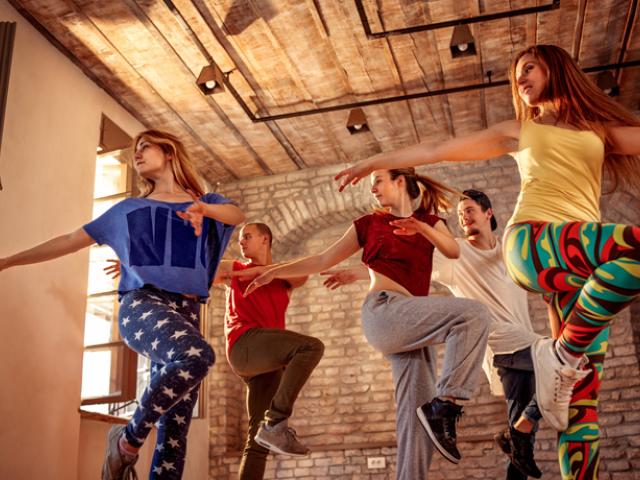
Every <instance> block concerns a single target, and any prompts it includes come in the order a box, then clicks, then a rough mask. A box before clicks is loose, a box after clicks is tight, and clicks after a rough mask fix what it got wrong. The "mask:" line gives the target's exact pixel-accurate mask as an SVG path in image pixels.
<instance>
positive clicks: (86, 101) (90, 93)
mask: <svg viewBox="0 0 640 480" xmlns="http://www.w3.org/2000/svg"><path fill="white" fill-rule="evenodd" d="M0 19H1V20H3V21H15V22H17V24H18V25H17V32H16V42H15V49H14V54H13V64H12V69H11V80H10V84H9V93H8V102H7V110H6V115H5V127H4V135H3V139H2V150H1V153H0V175H1V176H2V183H3V186H4V191H2V192H0V229H1V230H0V256H6V255H9V254H11V253H14V252H16V251H18V250H22V249H25V248H28V247H30V246H33V245H36V244H38V243H40V242H43V241H45V240H47V239H49V238H51V237H54V236H57V235H60V234H64V233H67V232H69V231H72V230H74V229H76V228H79V227H81V226H82V225H83V224H84V223H86V222H87V221H89V220H90V219H91V205H92V197H93V177H94V168H95V153H96V146H97V144H98V138H99V128H100V118H101V114H102V113H104V114H105V115H107V116H108V117H109V118H111V119H112V120H113V121H114V122H115V123H116V124H118V125H119V126H120V127H121V128H123V129H124V130H125V131H127V132H128V133H129V134H131V135H133V134H135V133H137V132H138V131H140V130H141V129H142V128H143V127H142V125H141V124H139V123H138V122H137V121H136V120H135V119H134V118H133V117H132V116H131V115H130V114H129V113H127V112H126V111H125V110H124V109H123V108H122V107H120V105H119V104H118V103H117V102H116V101H115V100H114V99H112V98H111V97H109V96H108V95H107V94H106V93H105V92H104V91H103V90H101V89H100V88H98V87H97V86H96V85H95V84H94V83H93V82H92V81H91V80H90V79H89V78H87V77H86V76H85V75H84V74H83V73H82V72H81V71H80V70H79V69H78V68H77V67H76V66H75V65H73V63H72V62H71V61H69V59H67V58H66V57H65V56H64V55H63V54H61V53H60V52H59V51H58V50H57V49H55V47H53V46H52V45H51V44H49V43H48V41H47V40H46V39H45V38H44V37H43V36H42V35H40V33H39V32H37V30H35V29H34V28H33V27H32V26H31V25H30V24H29V23H28V22H27V21H26V20H25V19H23V18H22V17H21V16H20V15H19V14H18V13H17V12H16V11H15V10H14V9H13V8H12V7H11V6H10V5H9V4H8V3H7V1H6V0H0ZM87 265H88V251H86V250H85V251H83V252H79V253H76V254H74V255H70V256H68V257H65V258H61V259H58V260H54V261H50V262H46V263H43V264H39V265H31V266H24V267H19V268H14V269H10V270H6V271H3V272H0V298H1V300H0V352H1V357H2V361H0V380H1V382H2V384H1V386H0V419H1V424H0V478H2V479H11V480H22V479H24V480H32V479H35V478H47V479H50V480H73V479H76V478H81V479H82V480H84V479H86V478H98V476H99V471H100V465H101V462H102V451H103V448H104V433H105V432H106V430H107V427H108V426H107V425H106V424H104V428H100V427H96V426H95V425H91V424H86V425H81V423H83V422H81V419H80V415H79V413H78V406H79V401H80V383H81V372H82V339H83V328H84V309H85V295H86V282H87ZM200 422H204V421H202V420H201V421H200ZM197 429H198V428H197V427H196V430H197ZM200 430H201V432H200V436H201V437H202V443H203V444H204V445H206V442H207V432H206V428H200ZM80 438H82V445H80V444H79V439H80ZM88 445H91V446H92V448H87V446H88ZM93 447H95V448H93ZM96 449H97V450H99V451H95V450H96ZM79 452H80V453H79ZM197 458H198V461H197V462H195V463H196V464H198V465H199V468H201V469H203V470H202V471H206V468H207V465H206V463H207V459H206V457H205V458H204V459H203V458H202V455H201V454H200V455H197ZM190 463H192V464H193V463H194V462H190ZM194 467H195V465H194ZM78 472H87V473H86V476H85V474H83V473H80V477H78ZM89 472H91V473H89ZM141 473H142V474H141V478H144V477H146V472H141ZM192 478H205V476H204V475H202V476H192Z"/></svg>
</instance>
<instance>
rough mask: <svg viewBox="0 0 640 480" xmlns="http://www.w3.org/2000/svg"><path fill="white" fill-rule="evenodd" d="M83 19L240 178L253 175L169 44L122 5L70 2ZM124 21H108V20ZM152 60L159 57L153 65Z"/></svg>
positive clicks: (247, 158)
mask: <svg viewBox="0 0 640 480" xmlns="http://www.w3.org/2000/svg"><path fill="white" fill-rule="evenodd" d="M76 2H77V3H78V4H79V5H80V6H81V8H82V9H83V12H84V13H85V14H86V15H87V17H88V18H89V19H91V21H92V22H93V23H94V24H95V25H96V26H97V27H98V28H99V29H100V30H101V31H102V32H103V33H104V35H105V36H106V37H107V38H109V39H110V41H111V43H112V44H113V45H114V46H116V48H118V50H119V51H120V53H121V54H122V55H123V57H125V58H126V59H127V60H128V61H129V63H130V64H131V65H133V66H134V68H135V69H136V70H137V71H138V72H139V73H140V74H141V75H142V76H143V77H144V78H145V79H146V80H147V81H148V82H149V83H150V84H151V85H153V88H154V89H155V90H156V91H157V92H158V93H159V94H160V95H161V96H162V97H163V99H164V100H165V102H166V103H167V104H168V105H170V106H171V108H172V109H173V110H174V111H176V112H177V113H178V114H179V115H180V117H182V118H184V119H185V121H186V122H187V123H189V124H190V125H191V128H192V129H193V130H194V131H196V132H198V135H199V137H200V138H201V139H203V140H204V141H205V142H206V144H207V146H208V147H209V148H210V149H211V150H212V151H214V152H216V153H217V155H219V156H220V157H222V158H224V159H225V161H226V162H227V163H228V164H229V165H233V168H234V171H236V172H238V173H239V175H240V176H242V177H246V176H253V175H258V174H260V172H261V171H262V168H261V167H260V166H259V165H258V164H257V163H256V162H255V158H253V157H252V156H251V154H250V152H248V151H247V149H246V148H245V145H244V144H242V143H241V142H239V139H238V138H237V137H236V136H235V135H233V132H229V131H228V130H227V129H226V128H225V127H226V125H225V123H224V122H223V121H222V119H220V118H219V117H218V116H216V115H211V106H210V105H209V103H208V102H207V100H206V99H205V98H204V97H203V96H202V94H201V92H200V90H199V89H198V88H197V86H196V85H195V79H194V78H193V74H192V73H191V72H190V71H188V69H187V68H186V67H185V66H184V64H183V63H182V62H180V61H178V60H177V59H176V56H175V54H174V52H173V51H172V50H171V48H170V46H168V45H167V44H166V43H164V42H163V41H162V39H161V38H160V36H159V35H157V34H156V33H154V28H153V27H152V26H150V25H149V24H148V23H147V24H145V22H144V20H143V19H141V18H140V17H141V16H143V15H140V14H139V12H138V13H137V14H136V12H135V11H132V10H131V9H130V7H131V5H129V6H127V5H126V3H124V2H113V3H112V2H108V3H95V2H93V1H92V0H76ZM119 17H122V18H125V19H126V21H123V22H117V23H116V22H113V21H112V20H111V19H112V18H119ZM156 59H163V60H162V61H157V60H156Z"/></svg>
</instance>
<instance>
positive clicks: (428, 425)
mask: <svg viewBox="0 0 640 480" xmlns="http://www.w3.org/2000/svg"><path fill="white" fill-rule="evenodd" d="M416 413H417V414H418V418H419V419H420V423H422V426H423V427H424V429H425V430H426V431H427V434H428V435H429V438H430V439H431V441H432V442H433V444H434V445H435V446H436V448H437V449H438V451H439V452H440V453H441V454H442V456H444V458H446V459H447V460H449V461H450V462H452V463H459V462H460V458H461V455H460V452H459V451H458V447H457V446H456V423H457V421H458V419H459V418H460V416H461V415H462V407H461V406H460V405H456V404H455V403H452V402H450V401H448V400H444V401H443V400H440V399H439V398H434V399H433V400H431V401H430V402H427V403H425V404H424V405H423V406H421V407H418V409H417V410H416Z"/></svg>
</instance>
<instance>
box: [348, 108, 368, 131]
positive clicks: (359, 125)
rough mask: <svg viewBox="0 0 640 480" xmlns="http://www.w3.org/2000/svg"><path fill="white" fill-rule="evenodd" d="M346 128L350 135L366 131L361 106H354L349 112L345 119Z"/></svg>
mask: <svg viewBox="0 0 640 480" xmlns="http://www.w3.org/2000/svg"><path fill="white" fill-rule="evenodd" d="M347 130H349V133H350V134H351V135H353V134H356V133H362V132H368V131H369V125H367V117H366V116H365V114H364V111H363V110H362V109H361V108H354V109H353V110H351V111H350V112H349V118H348V119H347Z"/></svg>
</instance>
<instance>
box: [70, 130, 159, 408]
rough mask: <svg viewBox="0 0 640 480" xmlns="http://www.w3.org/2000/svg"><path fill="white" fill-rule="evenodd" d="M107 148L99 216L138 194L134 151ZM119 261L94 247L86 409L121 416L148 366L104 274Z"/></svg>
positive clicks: (100, 158) (100, 166)
mask: <svg viewBox="0 0 640 480" xmlns="http://www.w3.org/2000/svg"><path fill="white" fill-rule="evenodd" d="M103 125H104V122H103ZM101 143H102V142H101ZM107 149H108V148H105V146H104V145H101V146H100V147H99V148H98V150H103V152H100V153H98V155H97V158H96V176H95V185H94V202H93V218H97V217H98V216H100V215H101V214H102V213H103V212H105V211H106V210H107V209H108V208H110V207H111V206H112V205H114V204H116V203H117V202H119V201H121V200H123V199H124V198H126V197H129V196H131V195H132V194H133V175H132V171H131V167H130V166H129V162H128V161H127V159H128V155H129V154H130V152H129V150H114V151H106V152H104V150H107ZM115 258H117V257H116V255H115V253H114V252H113V250H111V248H110V247H107V246H98V245H94V246H92V247H91V251H90V255H89V281H88V292H87V293H88V296H87V310H86V315H85V335H84V358H83V367H82V405H83V406H88V405H90V406H91V407H89V408H87V409H89V410H92V411H96V412H99V413H106V414H113V413H117V409H119V407H120V406H119V405H117V404H118V403H123V402H131V401H133V400H134V399H135V398H136V386H137V383H138V382H137V377H138V370H139V369H146V368H147V365H145V364H144V363H145V362H143V361H141V362H139V361H138V358H137V355H136V354H135V353H134V352H133V351H131V350H130V349H129V348H128V347H127V346H126V345H125V344H124V342H123V341H122V339H121V338H120V335H119V333H118V294H117V279H115V280H114V279H112V278H111V277H109V276H107V275H106V274H105V273H104V271H103V268H104V267H105V266H106V265H108V261H107V260H109V259H115ZM141 360H146V359H144V358H141ZM138 363H142V365H140V366H138Z"/></svg>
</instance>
